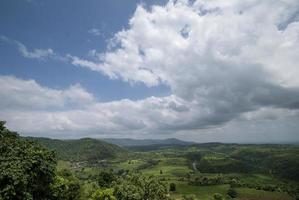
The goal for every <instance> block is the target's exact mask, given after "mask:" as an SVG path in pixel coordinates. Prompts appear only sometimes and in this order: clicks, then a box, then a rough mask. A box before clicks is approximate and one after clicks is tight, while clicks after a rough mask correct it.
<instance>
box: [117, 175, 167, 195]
mask: <svg viewBox="0 0 299 200" xmlns="http://www.w3.org/2000/svg"><path fill="white" fill-rule="evenodd" d="M114 196H115V197H116V198H117V199H124V200H147V199H150V200H166V199H168V195H167V187H166V185H165V184H164V183H162V182H161V181H159V180H158V179H156V178H155V177H145V176H142V175H140V174H134V175H127V176H126V177H124V178H122V179H120V180H119V181H118V182H117V184H116V185H115V187H114Z"/></svg>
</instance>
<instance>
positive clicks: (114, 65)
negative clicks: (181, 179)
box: [0, 0, 299, 143]
mask: <svg viewBox="0 0 299 200" xmlns="http://www.w3.org/2000/svg"><path fill="white" fill-rule="evenodd" d="M0 27H1V29H0V87H1V88H0V120H4V121H6V122H7V127H8V128H10V129H12V130H15V131H18V132H19V133H20V135H23V136H39V137H51V138H81V137H94V138H103V137H122V138H170V137H175V138H179V139H183V140H189V141H197V142H216V141H217V142H240V143H290V142H299V1H298V0H263V1H259V0H229V1H223V0H193V1H188V0H177V1H171V0H170V1H158V0H147V1H140V0H129V1H123V0H89V1H83V0H76V1H73V0H64V1H61V0H2V1H1V2H0Z"/></svg>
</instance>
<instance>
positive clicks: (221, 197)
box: [213, 193, 223, 200]
mask: <svg viewBox="0 0 299 200" xmlns="http://www.w3.org/2000/svg"><path fill="white" fill-rule="evenodd" d="M213 198H214V199H215V200H223V196H222V194H219V193H215V194H214V195H213Z"/></svg>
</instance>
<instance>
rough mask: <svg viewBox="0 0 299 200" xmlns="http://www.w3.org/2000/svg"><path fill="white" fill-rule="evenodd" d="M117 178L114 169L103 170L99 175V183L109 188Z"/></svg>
mask: <svg viewBox="0 0 299 200" xmlns="http://www.w3.org/2000/svg"><path fill="white" fill-rule="evenodd" d="M115 180H116V175H115V174H114V173H113V171H101V172H100V173H99V176H98V184H99V186H100V187H103V188H109V187H111V186H112V183H113V181H115Z"/></svg>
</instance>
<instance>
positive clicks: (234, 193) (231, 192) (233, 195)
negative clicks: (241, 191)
mask: <svg viewBox="0 0 299 200" xmlns="http://www.w3.org/2000/svg"><path fill="white" fill-rule="evenodd" d="M227 195H228V196H230V197H231V198H236V197H237V195H238V193H237V191H236V190H235V189H234V188H229V189H228V191H227Z"/></svg>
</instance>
